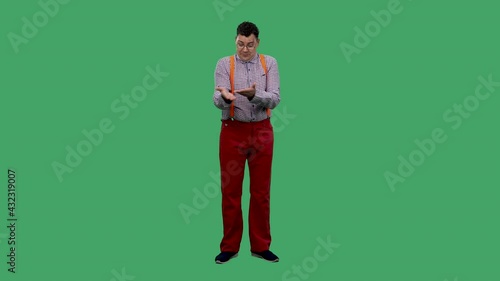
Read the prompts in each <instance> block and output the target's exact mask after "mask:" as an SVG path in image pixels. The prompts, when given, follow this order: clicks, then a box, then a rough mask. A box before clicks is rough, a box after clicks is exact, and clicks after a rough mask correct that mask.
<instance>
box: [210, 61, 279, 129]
mask: <svg viewBox="0 0 500 281" xmlns="http://www.w3.org/2000/svg"><path fill="white" fill-rule="evenodd" d="M265 59H266V66H267V69H268V72H267V79H266V75H265V72H264V69H263V68H262V65H261V63H260V57H259V54H256V55H255V57H254V58H253V59H251V60H250V61H248V62H244V61H242V60H241V59H240V58H239V57H238V55H237V54H236V55H235V62H234V88H235V90H241V89H244V88H249V87H251V86H252V85H253V83H256V87H255V88H256V91H255V96H254V97H253V98H251V99H249V98H247V97H245V96H243V95H240V94H236V100H235V101H234V119H236V120H238V121H242V122H257V121H262V120H264V119H266V118H267V113H266V108H270V109H273V108H275V107H276V106H277V105H278V104H279V102H280V78H279V72H278V63H277V61H276V59H275V58H273V57H271V56H267V55H266V56H265ZM229 68H230V67H229V57H224V58H222V59H220V60H219V61H218V62H217V67H216V68H215V86H216V87H224V88H226V89H227V90H228V91H229V92H231V82H230V80H229V73H230V70H229ZM266 81H267V83H266ZM213 101H214V104H215V106H216V107H217V108H219V109H221V110H222V120H226V119H229V109H230V107H231V101H229V100H225V99H224V98H223V97H222V95H221V93H220V92H219V91H215V93H214V96H213Z"/></svg>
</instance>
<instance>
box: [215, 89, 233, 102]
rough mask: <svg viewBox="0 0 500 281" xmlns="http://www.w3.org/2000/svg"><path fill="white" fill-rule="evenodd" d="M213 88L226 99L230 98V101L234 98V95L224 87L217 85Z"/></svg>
mask: <svg viewBox="0 0 500 281" xmlns="http://www.w3.org/2000/svg"><path fill="white" fill-rule="evenodd" d="M215 90H217V91H219V92H220V93H221V95H222V97H223V98H225V99H226V100H230V101H233V100H235V99H236V97H235V96H234V95H233V94H231V93H230V92H229V91H228V90H227V89H226V88H224V87H217V88H215Z"/></svg>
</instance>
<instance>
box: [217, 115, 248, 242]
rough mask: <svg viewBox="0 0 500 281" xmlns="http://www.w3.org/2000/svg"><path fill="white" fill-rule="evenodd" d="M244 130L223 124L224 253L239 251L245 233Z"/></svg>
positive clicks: (232, 122) (221, 155) (221, 164)
mask: <svg viewBox="0 0 500 281" xmlns="http://www.w3.org/2000/svg"><path fill="white" fill-rule="evenodd" d="M245 134H246V132H245V128H241V127H239V126H238V124H236V123H235V122H234V121H231V120H225V121H223V122H222V128H221V134H220V142H219V160H220V169H221V193H222V219H223V226H224V236H223V238H222V241H221V243H220V250H221V252H238V251H239V249H240V242H241V237H242V234H243V215H242V211H241V194H242V185H243V176H244V171H245V162H246V155H245V153H244V150H245V149H246V147H245V144H246V142H245V141H244V140H245Z"/></svg>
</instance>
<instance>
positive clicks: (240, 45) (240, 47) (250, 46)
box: [237, 43, 255, 50]
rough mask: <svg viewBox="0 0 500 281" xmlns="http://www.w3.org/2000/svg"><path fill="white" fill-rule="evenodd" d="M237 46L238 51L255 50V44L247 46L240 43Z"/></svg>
mask: <svg viewBox="0 0 500 281" xmlns="http://www.w3.org/2000/svg"><path fill="white" fill-rule="evenodd" d="M237 46H238V49H244V48H245V47H246V48H247V49H248V50H253V49H254V48H255V45H254V43H250V44H248V45H246V46H245V44H243V43H238V44H237Z"/></svg>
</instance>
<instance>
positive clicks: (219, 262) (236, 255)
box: [215, 254, 238, 264]
mask: <svg viewBox="0 0 500 281" xmlns="http://www.w3.org/2000/svg"><path fill="white" fill-rule="evenodd" d="M236 257H238V254H235V255H234V256H232V257H230V258H229V259H228V260H227V261H219V260H216V261H215V263H216V264H225V263H227V262H229V261H230V260H232V259H234V258H236Z"/></svg>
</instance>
